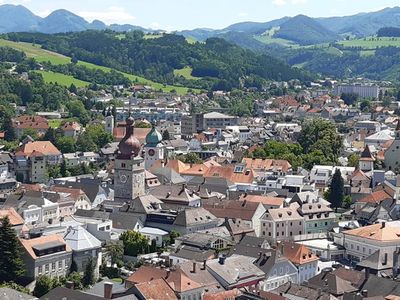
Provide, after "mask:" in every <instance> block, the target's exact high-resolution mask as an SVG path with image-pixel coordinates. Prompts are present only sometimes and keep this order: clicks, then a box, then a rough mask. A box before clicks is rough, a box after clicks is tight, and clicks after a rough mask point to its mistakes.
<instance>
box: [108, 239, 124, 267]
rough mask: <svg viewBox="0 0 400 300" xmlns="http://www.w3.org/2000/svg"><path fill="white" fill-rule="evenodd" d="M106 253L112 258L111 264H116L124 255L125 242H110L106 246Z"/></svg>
mask: <svg viewBox="0 0 400 300" xmlns="http://www.w3.org/2000/svg"><path fill="white" fill-rule="evenodd" d="M105 248H106V249H105V250H106V251H105V252H106V255H107V256H108V257H109V258H110V259H111V265H114V264H116V263H117V262H118V261H120V260H122V257H123V255H124V244H123V243H113V242H112V243H109V244H107V245H106V247H105Z"/></svg>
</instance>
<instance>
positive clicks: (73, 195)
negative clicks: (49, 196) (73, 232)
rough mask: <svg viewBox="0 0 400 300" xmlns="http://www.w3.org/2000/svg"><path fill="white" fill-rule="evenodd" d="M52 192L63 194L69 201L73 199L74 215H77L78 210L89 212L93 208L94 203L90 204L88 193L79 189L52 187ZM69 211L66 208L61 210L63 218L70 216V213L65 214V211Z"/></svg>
mask: <svg viewBox="0 0 400 300" xmlns="http://www.w3.org/2000/svg"><path fill="white" fill-rule="evenodd" d="M50 190H51V191H52V192H56V193H62V194H64V195H65V197H67V198H68V199H71V200H72V201H73V211H72V214H73V213H75V211H77V210H78V209H86V210H89V209H91V208H92V203H91V202H90V199H89V197H88V196H87V195H86V193H85V192H84V191H83V190H81V189H79V188H72V187H64V186H52V187H51V188H50ZM65 209H67V208H66V207H64V209H60V214H61V215H62V216H66V215H70V214H71V213H70V212H68V211H67V212H65V211H64V210H65Z"/></svg>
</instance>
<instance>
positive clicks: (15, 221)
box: [0, 207, 24, 226]
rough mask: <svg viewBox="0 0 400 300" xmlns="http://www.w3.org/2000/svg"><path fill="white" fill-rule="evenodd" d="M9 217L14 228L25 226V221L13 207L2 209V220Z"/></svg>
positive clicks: (0, 210) (0, 215)
mask: <svg viewBox="0 0 400 300" xmlns="http://www.w3.org/2000/svg"><path fill="white" fill-rule="evenodd" d="M5 217H8V219H9V220H10V224H11V225H12V226H17V225H22V224H24V219H23V218H22V217H21V216H20V215H19V214H18V213H17V212H16V210H15V209H14V208H13V207H10V208H3V209H0V219H3V218H5Z"/></svg>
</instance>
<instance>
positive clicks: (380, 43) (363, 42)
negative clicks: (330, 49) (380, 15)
mask: <svg viewBox="0 0 400 300" xmlns="http://www.w3.org/2000/svg"><path fill="white" fill-rule="evenodd" d="M338 43H339V44H341V45H343V46H345V47H349V48H350V47H361V48H363V49H369V50H375V49H376V48H378V47H389V46H393V47H400V38H391V37H380V38H378V37H367V38H365V39H364V38H362V39H355V40H349V41H340V42H338Z"/></svg>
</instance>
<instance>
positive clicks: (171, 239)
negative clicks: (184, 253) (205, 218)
mask: <svg viewBox="0 0 400 300" xmlns="http://www.w3.org/2000/svg"><path fill="white" fill-rule="evenodd" d="M179 236H180V233H179V232H178V231H176V230H175V229H173V230H171V232H170V233H169V243H170V244H171V245H172V244H174V243H175V239H176V238H177V237H179Z"/></svg>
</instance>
